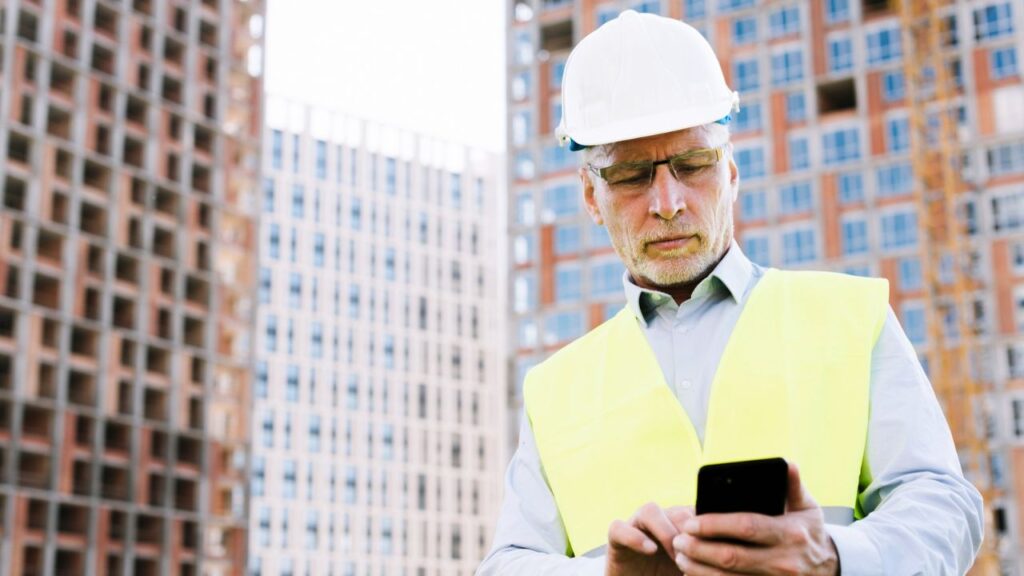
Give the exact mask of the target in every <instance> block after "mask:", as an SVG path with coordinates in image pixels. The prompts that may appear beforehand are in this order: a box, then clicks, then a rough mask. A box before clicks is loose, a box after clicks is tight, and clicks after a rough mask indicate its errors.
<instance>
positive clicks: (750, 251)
mask: <svg viewBox="0 0 1024 576" xmlns="http://www.w3.org/2000/svg"><path fill="white" fill-rule="evenodd" d="M743 252H744V253H745V254H746V255H747V258H750V261H751V262H754V263H755V264H759V265H761V266H770V265H771V260H772V258H771V250H770V249H769V244H768V238H766V237H764V236H754V235H751V234H747V235H745V237H744V239H743Z"/></svg>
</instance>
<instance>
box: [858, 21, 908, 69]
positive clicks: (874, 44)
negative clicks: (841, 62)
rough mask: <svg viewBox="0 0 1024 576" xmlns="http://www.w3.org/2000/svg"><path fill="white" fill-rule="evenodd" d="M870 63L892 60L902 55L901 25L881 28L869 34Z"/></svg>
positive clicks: (870, 64) (871, 64)
mask: <svg viewBox="0 0 1024 576" xmlns="http://www.w3.org/2000/svg"><path fill="white" fill-rule="evenodd" d="M867 44H868V65H869V66H873V65H876V64H882V63H884V62H891V61H893V60H896V59H897V58H899V57H900V56H901V55H902V53H903V52H902V48H901V46H900V29H899V26H892V27H889V28H881V29H878V30H875V31H873V32H869V33H868V35H867Z"/></svg>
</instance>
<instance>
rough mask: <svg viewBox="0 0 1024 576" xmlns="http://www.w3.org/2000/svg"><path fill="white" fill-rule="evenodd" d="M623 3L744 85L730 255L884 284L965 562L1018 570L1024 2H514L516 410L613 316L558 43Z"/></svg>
mask: <svg viewBox="0 0 1024 576" xmlns="http://www.w3.org/2000/svg"><path fill="white" fill-rule="evenodd" d="M625 9H633V10H636V11H639V12H653V13H659V14H661V15H663V16H669V17H673V18H681V19H683V20H684V21H685V22H687V23H689V24H691V25H693V26H694V27H695V28H697V29H698V30H700V31H701V33H702V34H704V36H705V37H707V38H708V40H709V41H710V42H711V44H712V46H713V47H714V48H715V51H716V53H717V55H718V56H719V58H720V59H721V63H722V69H723V71H724V72H725V76H726V80H727V82H728V83H729V85H730V86H731V87H732V88H733V89H734V90H737V91H738V92H739V93H740V108H741V111H740V113H739V114H738V115H737V117H736V118H735V119H734V121H733V123H732V125H731V128H732V135H733V137H732V141H733V144H734V159H735V161H736V163H737V165H738V167H739V172H740V179H741V183H740V198H739V201H738V203H737V205H736V210H735V214H736V225H737V239H738V242H739V244H740V246H741V247H742V248H743V250H744V252H745V253H746V254H747V255H748V256H749V257H750V258H751V259H752V260H754V261H755V262H758V263H760V264H762V265H767V266H775V267H781V268H813V269H825V270H834V271H840V272H846V273H850V274H857V275H871V276H881V277H885V278H887V279H888V280H889V282H890V287H891V304H892V306H893V308H894V310H895V312H896V314H897V316H898V317H899V319H900V322H901V324H902V325H903V328H904V330H905V331H906V333H907V335H908V336H909V337H910V339H911V341H912V342H913V343H914V345H915V346H916V347H917V350H918V353H919V356H920V357H921V360H922V364H923V365H924V366H925V369H926V370H927V371H928V372H929V376H930V377H931V380H932V382H933V384H934V385H935V387H936V391H937V392H938V394H939V397H940V400H941V401H942V402H943V407H944V409H945V411H946V414H947V417H949V419H950V423H951V427H952V429H953V432H954V436H955V437H956V440H957V444H958V447H959V449H960V454H961V460H962V462H963V464H964V469H965V473H966V474H967V475H968V477H969V478H970V479H971V480H972V481H973V482H975V484H976V485H977V486H978V487H979V488H980V489H981V490H982V492H983V494H984V495H985V496H986V501H987V508H988V512H989V517H988V520H987V534H986V541H987V544H988V546H989V547H987V548H986V549H985V550H983V553H982V556H981V560H980V561H979V564H978V568H979V570H978V571H979V572H985V573H994V569H995V566H996V564H995V563H996V561H997V558H998V561H999V562H1001V564H1002V571H1003V572H1004V573H1010V574H1017V573H1024V562H1022V559H1021V557H1020V555H1019V553H1018V552H1017V550H1018V549H1019V548H1020V546H1021V544H1024V540H1022V538H1024V506H1022V504H1021V503H1020V502H1018V495H1019V494H1021V493H1022V490H1024V485H1022V482H1024V446H1022V440H1024V337H1022V334H1021V331H1022V330H1024V85H1022V81H1021V66H1022V64H1021V63H1024V2H1022V1H1021V0H977V1H950V2H927V1H924V0H919V1H915V2H903V3H901V2H898V1H895V0H892V1H886V0H821V1H816V0H815V1H807V0H792V1H777V0H671V1H669V0H645V1H604V2H602V1H595V0H550V1H545V0H532V1H531V0H515V1H513V2H510V3H509V6H508V19H509V38H508V79H509V82H508V102H509V124H508V126H509V132H508V134H509V139H508V154H509V192H510V194H509V197H510V208H509V226H510V234H511V260H512V264H511V265H512V273H511V277H510V283H511V288H512V299H511V303H510V304H511V311H510V313H511V314H512V318H513V330H512V342H513V346H512V348H513V351H512V360H511V366H510V372H511V373H512V374H513V378H512V379H511V382H512V385H513V386H514V389H513V390H510V396H511V397H513V398H514V399H515V400H514V402H513V403H512V406H511V409H512V410H513V415H515V414H516V413H518V410H519V409H520V407H521V404H522V399H521V398H522V396H521V394H522V392H521V390H522V389H521V386H522V379H523V376H524V374H525V372H526V370H527V369H529V367H530V366H532V365H534V364H536V363H537V362H539V361H540V360H542V359H544V358H545V357H546V356H547V355H548V354H550V353H551V352H552V351H554V350H556V349H558V348H559V347H560V346H562V345H564V344H565V343H567V342H569V341H571V340H572V339H574V338H576V337H577V336H580V335H582V334H583V333H585V332H586V331H587V330H588V329H590V328H592V327H594V326H596V325H597V324H599V323H601V322H602V321H604V320H605V319H606V318H608V317H609V316H610V315H612V314H614V313H615V312H617V311H618V309H619V308H620V307H621V306H622V304H623V293H622V283H621V277H622V273H623V267H622V265H621V264H620V262H619V259H618V257H617V256H616V255H615V253H614V251H613V250H612V248H611V246H610V243H609V239H608V235H607V234H606V233H605V231H604V230H603V229H602V228H601V227H597V226H594V225H593V224H592V223H591V221H590V218H589V217H588V216H587V215H586V213H585V211H584V209H583V203H582V195H581V191H580V187H579V183H578V177H577V174H576V167H577V159H576V157H575V156H574V155H573V154H572V153H571V152H569V151H568V150H567V149H566V148H561V147H560V146H559V144H558V142H557V140H556V139H555V135H554V129H555V127H556V126H557V124H558V121H559V118H560V115H561V110H560V107H561V103H560V82H561V77H562V70H563V68H564V66H565V61H566V58H567V57H568V55H569V52H570V51H571V49H572V47H573V46H574V45H575V43H576V42H577V41H579V40H580V39H581V38H582V37H584V36H585V35H586V34H588V33H589V32H590V31H592V30H594V29H595V28H596V27H597V26H599V25H601V24H602V23H604V22H606V21H608V20H610V19H612V18H614V17H615V16H617V15H618V13H619V12H621V11H622V10H625ZM510 422H512V423H515V422H516V419H515V418H514V417H513V418H510ZM511 432H512V434H513V437H514V430H511Z"/></svg>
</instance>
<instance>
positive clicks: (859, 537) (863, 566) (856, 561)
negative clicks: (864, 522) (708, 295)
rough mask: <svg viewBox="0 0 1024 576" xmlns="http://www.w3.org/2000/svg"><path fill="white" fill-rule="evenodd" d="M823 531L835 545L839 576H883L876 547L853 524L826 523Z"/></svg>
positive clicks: (880, 557) (880, 558)
mask: <svg viewBox="0 0 1024 576" xmlns="http://www.w3.org/2000/svg"><path fill="white" fill-rule="evenodd" d="M825 531H826V532H828V535H829V536H831V537H832V542H834V543H835V545H836V551H837V553H838V554H839V573H840V575H841V576H884V573H883V572H882V556H881V555H880V554H879V553H878V548H876V547H875V545H874V544H873V543H872V542H871V540H870V539H869V538H868V536H867V534H865V533H864V532H863V531H861V530H858V529H857V528H856V525H855V524H854V525H850V526H840V525H838V524H826V525H825Z"/></svg>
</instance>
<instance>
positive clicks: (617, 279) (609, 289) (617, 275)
mask: <svg viewBox="0 0 1024 576" xmlns="http://www.w3.org/2000/svg"><path fill="white" fill-rule="evenodd" d="M625 270H626V269H625V267H623V265H622V263H621V262H619V261H618V260H608V261H605V262H601V263H600V264H592V265H591V268H590V291H591V296H595V297H600V296H610V295H613V294H617V293H619V292H620V291H621V290H622V274H623V272H625Z"/></svg>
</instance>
